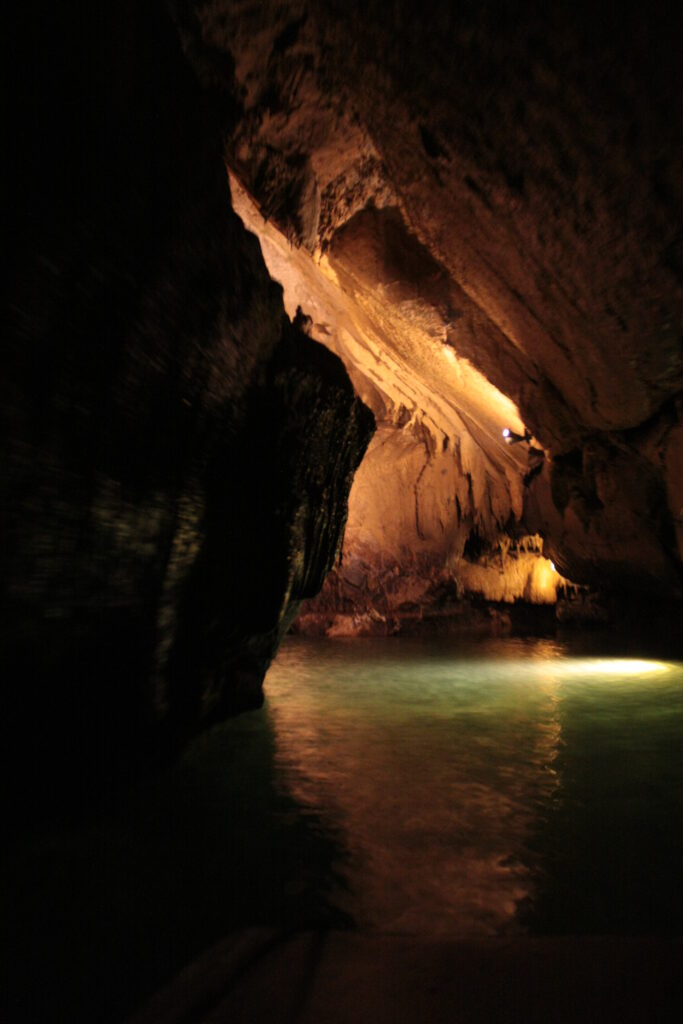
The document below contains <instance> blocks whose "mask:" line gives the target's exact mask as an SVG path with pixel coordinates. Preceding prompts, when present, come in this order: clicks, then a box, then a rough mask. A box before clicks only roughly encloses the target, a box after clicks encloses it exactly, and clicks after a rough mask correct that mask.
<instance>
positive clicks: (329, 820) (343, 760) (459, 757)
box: [265, 638, 683, 936]
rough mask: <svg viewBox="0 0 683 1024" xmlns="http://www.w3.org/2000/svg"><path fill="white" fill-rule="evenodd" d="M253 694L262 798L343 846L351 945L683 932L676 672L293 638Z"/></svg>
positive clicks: (682, 691)
mask: <svg viewBox="0 0 683 1024" xmlns="http://www.w3.org/2000/svg"><path fill="white" fill-rule="evenodd" d="M265 689H266V695H267V704H266V713H267V714H268V716H269V718H270V721H271V723H272V728H273V732H274V741H275V770H276V779H277V780H278V783H279V784H280V785H281V786H282V787H283V789H284V790H285V791H286V792H287V793H288V794H289V795H290V796H291V797H292V798H293V799H294V800H295V801H296V803H298V804H299V805H300V806H301V807H302V809H303V810H304V812H305V811H306V810H308V811H310V813H312V814H315V815H316V818H317V820H318V821H319V822H322V823H323V826H324V827H326V828H328V829H329V831H330V834H334V835H335V836H336V837H337V840H338V842H340V843H341V845H342V848H343V849H344V851H345V856H344V857H343V859H342V861H341V863H340V864H339V869H340V870H341V873H342V876H343V879H344V881H345V883H346V887H345V889H341V890H339V891H336V892H334V893H332V894H331V898H332V900H333V902H334V903H336V904H337V905H338V906H339V907H340V908H342V909H344V910H345V911H346V912H348V913H349V914H350V915H351V917H352V919H353V920H354V922H355V923H356V924H357V925H358V926H359V927H361V928H365V929H371V930H379V931H384V932H398V933H409V934H416V935H461V936H475V935H496V934H498V935H499V934H509V933H518V932H526V931H546V932H554V933H563V932H581V933H588V932H601V933H615V932H618V933H647V932H670V931H676V930H680V928H681V924H682V922H683V915H682V902H681V896H680V884H679V882H680V871H681V868H680V865H681V863H683V813H682V810H683V809H682V796H683V769H682V759H681V750H682V749H683V666H682V665H681V664H680V663H677V662H668V661H659V660H653V659H650V658H632V657H629V658H624V657H621V658H599V657H586V656H583V657H572V656H571V654H570V652H569V650H568V648H567V647H566V646H563V645H561V644H558V643H555V642H553V641H549V640H495V641H489V642H486V643H481V642H479V643H477V644H476V646H472V647H471V648H470V649H469V650H468V649H466V648H465V649H463V645H462V642H461V641H458V642H456V641H454V640H452V639H450V640H449V639H441V640H435V639H433V638H430V639H429V640H413V639H410V640H409V639H400V640H397V639H394V638H391V639H381V640H377V639H357V640H337V641H334V642H330V641H322V642H318V641H311V640H307V639H294V638H291V639H289V640H288V641H287V642H286V643H285V644H284V646H283V648H282V649H281V652H280V654H279V655H278V657H277V659H276V661H275V662H274V664H273V666H272V667H271V669H270V671H269V673H268V676H267V679H266V686H265Z"/></svg>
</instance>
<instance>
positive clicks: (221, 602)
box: [0, 3, 374, 813]
mask: <svg viewBox="0 0 683 1024" xmlns="http://www.w3.org/2000/svg"><path fill="white" fill-rule="evenodd" d="M16 39H17V45H18V46H19V47H20V53H19V54H18V55H17V68H18V78H17V81H16V82H15V85H16V89H17V97H19V96H20V97H21V98H23V99H24V100H25V101H26V103H27V104H28V107H27V109H24V108H23V107H21V106H18V113H19V116H18V125H17V134H16V138H17V139H18V146H17V152H16V157H17V164H18V165H17V166H16V168H15V170H16V174H15V176H14V191H13V193H12V203H11V204H10V210H9V215H10V225H9V226H10V233H9V241H10V245H9V251H10V252H11V255H12V274H11V276H10V278H9V280H6V281H5V284H6V286H7V298H8V303H7V308H8V309H9V313H10V322H9V330H8V332H7V333H6V335H5V346H4V349H3V442H2V448H1V457H2V482H3V500H2V507H1V509H0V512H1V516H2V537H3V545H2V568H1V578H2V586H3V591H4V600H3V616H2V650H3V677H4V686H3V693H4V708H3V723H4V733H3V741H4V744H5V749H6V752H8V754H9V757H10V762H11V763H12V764H13V765H14V767H15V770H16V778H17V785H16V786H13V789H16V790H17V795H18V797H19V799H18V803H19V804H21V801H22V800H24V799H26V798H25V797H24V796H21V795H20V793H21V792H22V791H23V790H24V788H25V786H26V784H27V783H29V784H30V794H31V795H30V798H29V803H28V813H32V811H33V808H32V802H33V801H34V800H36V799H37V798H38V796H39V795H40V797H44V798H45V800H46V802H47V803H48V804H49V803H51V802H52V798H53V796H54V792H53V791H54V790H55V789H64V790H66V789H67V788H69V789H70V790H71V791H72V793H73V796H74V798H75V800H76V801H77V802H78V801H80V800H82V799H83V795H84V791H88V790H89V789H90V788H91V787H92V790H93V795H95V796H96V795H97V794H98V792H99V791H100V786H101V784H102V781H103V780H105V779H113V780H116V779H120V778H121V776H122V775H127V774H131V775H132V774H135V773H136V772H137V771H138V770H139V768H140V765H141V763H142V762H144V761H145V760H150V759H151V760H153V759H154V758H155V757H157V756H158V755H159V754H160V753H162V752H163V750H164V749H168V748H169V747H171V748H173V747H174V746H175V745H176V744H177V743H180V742H182V741H183V740H184V739H186V738H187V736H188V735H190V734H191V732H192V731H194V730H196V729H197V728H199V727H201V726H205V725H206V724H207V723H209V722H211V721H213V720H215V719H216V718H218V717H221V716H225V715H226V714H227V713H229V712H232V711H235V710H238V709H240V708H244V707H250V706H254V705H256V704H258V703H260V701H261V700H262V694H261V682H262V678H263V675H264V672H265V669H266V667H267V665H268V663H269V661H270V659H271V657H272V655H273V653H274V651H275V649H276V647H277V644H278V642H279V639H280V637H281V636H282V634H283V633H284V632H285V631H286V629H287V628H288V626H289V624H290V623H291V621H292V618H293V617H294V615H295V614H296V610H297V608H298V603H299V601H300V600H301V599H302V598H304V597H309V596H311V595H313V594H315V593H316V592H317V590H319V589H320V586H321V585H322V582H323V580H324V578H325V574H326V572H327V571H328V570H329V569H330V568H331V566H332V565H333V563H334V561H335V559H336V557H337V555H338V552H339V548H340V545H341V540H342V535H343V527H344V522H345V518H346V502H347V496H348V491H349V488H350V485H351V480H352V477H353V472H354V470H355V468H356V466H357V465H358V463H359V462H360V459H361V457H362V454H363V452H364V450H365V447H366V445H367V442H368V440H369V438H370V436H371V435H372V431H373V429H374V427H373V423H372V416H371V414H370V413H369V412H368V410H367V409H365V408H364V407H363V406H362V404H361V403H360V402H359V401H358V399H357V398H356V397H355V396H354V393H353V389H352V387H351V385H350V382H349V380H348V377H347V375H346V373H345V371H344V368H343V366H342V364H341V362H340V361H339V360H338V359H337V358H336V357H335V356H333V355H331V354H330V353H329V352H327V351H326V350H325V349H324V348H323V347H322V346H319V345H317V344H316V343H315V342H313V341H311V340H310V339H309V338H308V337H307V336H306V334H305V333H303V332H302V331H301V330H300V329H299V328H298V327H297V326H295V325H293V324H292V323H291V321H290V320H289V319H288V318H287V316H286V314H285V311H284V308H283V304H282V293H281V288H280V287H279V285H277V284H276V283H274V282H273V281H272V280H271V278H270V277H269V275H268V273H267V271H266V268H265V265H264V263H263V259H262V256H261V252H260V249H259V244H258V241H257V239H256V238H254V237H253V236H252V235H250V234H249V233H248V232H246V231H245V229H244V227H243V226H242V224H241V222H240V220H239V219H238V217H237V216H236V215H235V213H234V212H233V211H232V209H231V201H230V189H229V182H228V178H227V174H226V170H225V166H224V163H223V153H222V138H223V135H224V134H225V133H226V132H227V131H229V130H230V127H231V123H232V118H233V117H234V112H233V108H232V100H231V99H230V95H229V91H228V90H227V89H224V90H222V89H221V88H220V87H219V86H215V87H213V88H211V87H207V85H206V83H204V84H202V83H200V81H199V80H198V78H197V75H196V73H195V71H194V70H193V68H192V67H191V64H190V61H189V60H188V59H187V58H186V57H185V55H184V54H183V52H182V48H181V44H180V40H179V33H178V31H177V28H176V26H175V25H174V24H173V23H172V21H171V20H170V19H169V17H168V15H167V13H166V12H165V11H164V10H163V9H162V8H159V10H156V11H155V10H154V9H153V8H152V7H151V6H150V7H149V8H147V7H146V9H145V11H144V12H143V11H141V10H140V9H139V5H136V4H133V3H130V4H122V5H119V6H118V7H117V8H116V9H115V10H114V9H111V10H108V12H107V13H106V14H103V13H102V12H101V11H100V10H99V9H98V10H97V11H95V10H93V11H92V12H90V13H89V14H87V15H84V14H83V13H82V12H81V11H78V12H77V13H73V12H72V11H71V9H70V7H69V5H66V6H64V7H63V8H62V7H59V8H54V9H53V10H52V11H51V14H50V16H46V20H45V21H41V20H40V19H38V20H37V21H36V23H35V24H33V23H31V24H30V25H20V26H18V27H17V31H16Z"/></svg>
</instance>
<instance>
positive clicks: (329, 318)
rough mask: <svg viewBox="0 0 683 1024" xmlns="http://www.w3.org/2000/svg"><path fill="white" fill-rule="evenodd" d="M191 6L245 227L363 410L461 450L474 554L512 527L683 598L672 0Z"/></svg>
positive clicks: (592, 569)
mask: <svg viewBox="0 0 683 1024" xmlns="http://www.w3.org/2000/svg"><path fill="white" fill-rule="evenodd" d="M196 11H197V21H196V23H195V24H196V33H197V35H198V36H200V37H201V39H202V42H203V45H204V46H205V47H207V49H208V50H209V51H210V52H212V53H214V54H216V55H225V54H228V53H229V54H230V55H231V57H232V59H233V61H234V76H235V83H236V86H237V89H238V91H239V95H240V102H241V111H240V115H239V117H238V118H237V120H236V125H235V131H234V133H233V135H232V137H231V138H230V139H229V140H228V145H227V156H228V161H229V163H230V166H231V169H232V170H233V172H234V174H235V175H236V176H237V177H238V178H239V179H240V181H241V183H242V186H243V190H244V192H245V193H246V194H247V195H249V196H251V197H253V198H254V199H255V200H256V203H257V206H258V208H259V210H260V213H261V214H262V222H261V223H260V224H259V223H258V221H257V218H255V217H254V215H253V214H252V213H250V211H249V208H248V204H245V203H244V202H243V201H242V199H240V201H239V202H238V204H237V205H238V209H239V212H240V216H242V217H243V218H246V219H247V220H248V221H249V222H250V223H251V225H252V227H254V229H255V230H258V233H259V235H260V237H261V239H262V244H263V248H264V255H265V257H266V260H267V262H268V265H269V267H270V268H271V272H272V273H273V274H274V276H276V277H277V279H278V280H281V281H282V283H283V286H284V288H285V301H286V303H287V304H288V305H289V306H291V307H292V308H293V309H295V308H296V306H297V305H300V306H301V308H302V310H303V311H304V313H306V314H308V315H309V316H310V317H311V321H312V333H313V334H314V336H315V337H318V338H319V339H320V340H322V341H324V343H325V344H327V345H328V346H329V347H330V348H331V349H332V350H333V351H336V352H338V353H339V354H340V355H341V356H342V358H343V359H344V360H345V363H346V365H347V368H348V369H349V373H350V375H351V377H352V379H353V381H354V385H355V386H356V388H357V390H358V393H359V394H361V395H363V396H364V397H365V398H366V399H367V400H368V401H369V402H370V404H371V405H372V407H373V410H374V411H375V414H376V416H377V417H378V419H379V420H380V421H381V422H382V423H384V424H385V425H394V426H399V427H400V428H401V429H402V430H405V429H406V427H407V426H408V427H409V429H412V430H413V433H414V436H415V445H416V448H419V446H420V445H421V444H422V442H423V439H424V435H425V432H426V433H428V434H429V435H430V437H431V444H432V447H433V449H434V451H442V450H445V449H446V447H447V448H448V450H450V451H451V452H452V453H454V454H455V455H456V458H457V460H459V463H460V468H461V469H462V470H463V472H464V475H465V477H466V476H467V474H468V473H469V475H470V478H471V480H472V484H473V487H476V489H477V494H476V497H475V501H474V513H473V516H472V519H471V522H470V526H471V527H474V526H475V525H477V528H478V529H480V530H481V532H482V533H483V534H484V535H486V536H487V537H488V538H489V539H494V536H495V534H496V532H499V531H500V529H501V526H502V525H503V524H504V523H505V522H506V521H508V520H509V518H510V516H512V517H513V519H514V520H515V524H516V526H519V527H521V529H522V532H531V533H533V532H536V531H541V532H542V533H543V535H544V537H545V538H546V541H547V544H548V552H549V553H550V554H552V556H553V558H554V559H555V561H556V562H557V564H558V566H562V571H563V572H566V573H567V574H570V575H571V576H572V577H573V578H575V579H577V580H584V581H586V582H595V581H596V580H597V581H599V582H600V583H611V585H612V586H614V587H616V588H627V589H629V590H631V591H641V592H648V591H651V590H652V588H653V586H654V587H656V588H658V591H659V593H660V594H662V595H668V596H673V597H675V596H679V597H680V594H681V578H682V577H681V548H680V523H681V514H682V513H681V506H680V495H679V493H678V492H679V485H678V481H679V480H680V478H681V475H682V474H683V466H682V465H681V461H680V445H679V443H678V440H677V439H678V437H679V434H680V427H681V406H680V401H681V398H680V396H681V386H682V383H683V346H682V345H681V314H682V312H683V293H682V290H681V277H680V267H681V260H680V221H681V205H682V204H681V177H680V173H679V171H678V162H679V161H678V149H679V142H678V140H679V138H680V127H681V94H680V88H679V75H678V51H679V49H680V47H679V45H678V44H679V43H680V32H679V31H678V25H677V20H676V19H675V18H674V16H673V9H672V8H671V7H670V5H668V4H667V3H664V2H657V0H656V2H655V3H653V4H649V5H647V6H643V5H640V6H638V7H634V8H629V9H621V8H619V9H617V8H613V7H608V6H604V5H603V6H602V7H598V8H596V7H595V6H594V7H592V8H589V7H582V6H579V7H577V6H576V5H574V4H565V3H559V4H552V5H548V4H546V3H541V2H540V0H538V2H536V0H526V2H524V3H521V4H519V3H514V4H512V3H507V2H500V3H498V2H496V3H490V4H458V5H453V4H452V3H450V2H446V0H427V2H426V3H425V4H420V5H415V4H412V3H408V2H398V3H395V4H392V5H391V6H390V8H389V9H387V5H386V4H385V3H380V2H379V0H369V2H365V0H364V2H363V3H356V2H350V3H344V4H338V3H328V2H327V0H325V2H323V0H291V2H289V3H280V2H278V3H274V2H273V3H269V2H265V3H261V4H258V5H251V4H244V3H238V2H236V0H210V2H204V3H200V4H197V5H196ZM278 231H279V238H280V241H278V238H277V233H278ZM288 253H289V255H288ZM506 402H507V404H505V403H506ZM504 426H508V427H509V428H510V429H511V430H512V431H513V432H516V433H519V434H521V435H522V436H525V432H526V431H527V430H528V431H529V433H530V434H531V435H533V436H532V439H531V446H532V447H533V448H534V449H536V450H537V451H538V452H539V453H542V454H543V455H544V456H545V467H546V468H545V470H544V471H543V472H542V473H540V474H539V473H538V470H539V465H538V463H537V462H536V463H535V464H534V465H530V464H529V462H528V460H527V453H528V449H529V446H528V445H525V444H520V445H519V446H517V447H516V448H514V449H512V448H506V446H505V445H504V443H503V441H502V438H501V429H502V427H504ZM396 444H397V445H398V446H399V447H401V446H402V445H403V444H404V442H403V441H402V442H399V441H397V442H396ZM415 460H416V462H417V461H419V460H418V456H417V454H416V455H415ZM532 470H533V473H532V472H531V471H532ZM579 477H580V478H581V482H579ZM640 480H642V481H644V482H645V487H644V493H643V491H642V490H641V488H640V487H639V485H638V483H637V481H640ZM415 482H416V480H415V479H413V480H412V484H413V485H414V484H415ZM531 483H533V488H532V487H530V486H529V485H530V484H531ZM407 490H408V491H410V490H411V487H408V488H407ZM568 490H569V491H570V492H571V496H570V498H569V499H567V496H566V492H567V491H568ZM452 496H453V493H452ZM499 513H500V514H499ZM527 520H528V521H527ZM457 533H458V531H457V530H456V534H455V536H454V537H451V538H450V543H456V540H457ZM420 544H421V539H420V537H419V534H417V533H415V531H413V533H412V535H411V536H410V538H408V537H406V538H404V541H403V546H404V547H412V546H417V547H418V548H419V547H420Z"/></svg>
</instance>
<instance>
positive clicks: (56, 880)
mask: <svg viewBox="0 0 683 1024" xmlns="http://www.w3.org/2000/svg"><path fill="white" fill-rule="evenodd" d="M273 758H274V740H273V732H272V727H271V722H270V719H269V716H268V711H267V708H264V709H261V710H259V711H254V712H250V713H249V714H245V715H242V716H240V717H239V718H237V719H234V720H232V721H230V722H228V723H226V724H225V725H222V726H219V727H216V728H214V729H213V730H211V731H210V732H209V733H207V734H205V735H204V736H201V737H200V738H198V739H197V740H196V741H195V742H194V743H193V744H192V745H191V746H190V747H189V748H188V750H187V752H186V754H185V756H184V757H183V758H182V760H181V762H180V763H179V764H178V765H177V766H176V767H175V768H174V769H173V770H172V771H169V772H167V773H166V774H164V775H163V776H160V777H159V778H157V779H155V780H152V781H148V782H147V783H145V784H144V785H143V786H141V787H140V788H138V789H137V790H136V791H135V793H133V794H132V795H131V796H130V797H129V798H128V800H127V801H126V803H125V804H123V803H122V804H121V805H120V806H119V807H118V808H116V809H115V810H113V811H111V812H107V813H106V815H103V816H102V818H101V819H100V820H98V821H96V822H90V823H89V824H87V825H82V826H80V827H76V828H69V829H68V830H62V831H59V830H52V831H50V832H49V833H46V834H43V835H41V836H40V837H34V838H32V839H30V840H28V839H24V840H23V841H19V842H17V843H15V844H14V845H13V847H12V849H11V850H10V851H9V854H8V856H7V857H5V858H4V864H3V869H2V870H3V877H4V881H5V886H4V888H5V890H6V894H5V897H4V902H5V904H6V905H5V907H4V910H3V918H4V921H5V928H6V934H7V938H8V942H7V944H6V948H7V949H8V954H7V956H6V963H5V973H6V977H5V999H6V1000H7V1002H6V1007H7V1009H6V1011H5V1013H4V1014H3V1019H7V1020H11V1021H30V1022H31V1024H35V1022H38V1021H43V1020H45V1021H47V1020H49V1021H65V1022H66V1021H69V1022H74V1024H75V1022H79V1021H88V1022H94V1021H117V1020H121V1019H122V1017H123V1016H124V1015H125V1014H126V1013H127V1012H128V1011H130V1010H131V1009H132V1008H133V1007H134V1006H135V1005H136V1004H138V1003H139V1002H140V1001H141V1000H142V999H143V998H144V997H145V996H146V995H147V994H148V993H150V992H151V991H153V990H155V989H157V988H158V987H159V986H160V984H161V983H162V982H163V981H164V980H165V979H166V978H168V977H170V976H171V975H172V974H174V973H175V972H176V971H177V970H179V969H180V967H181V966H182V965H184V964H185V963H187V962H188V961H189V960H190V959H192V958H193V957H194V956H196V955H197V954H198V953H199V952H200V951H201V950H203V949H205V948H206V947H207V946H209V945H210V944H211V943H213V942H214V941H216V940H217V939H218V938H219V937H222V936H224V935H225V934H226V933H228V932H230V931H231V930H233V929H238V928H244V927H249V926H267V927H273V928H276V929H282V930H284V931H288V930H290V929H298V928H318V927H337V928H339V927H345V926H346V925H347V924H348V919H347V918H345V916H344V915H343V914H342V913H341V912H340V911H338V910H334V909H332V908H331V905H330V902H329V900H328V894H329V893H331V892H332V890H333V889H334V888H335V887H336V886H338V885H339V884H340V883H339V880H338V878H337V871H336V866H335V865H337V864H338V863H339V862H340V860H341V859H343V856H344V854H343V850H342V849H341V847H340V846H339V844H338V842H337V841H336V839H335V837H334V836H333V835H332V834H331V833H330V832H329V831H325V830H323V829H322V828H321V826H320V822H319V820H317V818H316V816H315V815H314V814H311V813H303V814H302V812H301V808H299V807H298V806H297V804H296V803H295V801H294V800H293V799H292V798H291V797H290V796H288V795H286V794H285V793H284V792H283V791H281V790H279V789H278V787H277V785H276V781H275V771H274V761H273Z"/></svg>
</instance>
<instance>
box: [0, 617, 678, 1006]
mask: <svg viewBox="0 0 683 1024" xmlns="http://www.w3.org/2000/svg"><path fill="white" fill-rule="evenodd" d="M603 650H604V648H603ZM265 694H266V700H265V703H264V706H263V707H262V708H261V709H260V710H258V711H253V712H249V713H247V714H244V715H241V716H238V717H237V718H235V719H233V720H230V721H228V722H226V723H225V724H223V725H221V726H217V727H216V728H214V729H212V730H210V731H209V732H208V733H206V734H204V735H202V736H200V737H198V738H197V739H196V740H195V741H194V742H193V743H192V744H191V745H190V747H189V748H188V749H187V751H186V753H185V754H184V756H183V757H182V759H181V761H180V762H179V763H178V764H177V765H176V766H175V767H174V768H173V769H171V770H169V771H167V772H166V773H164V774H163V775H162V776H160V777H157V778H155V779H152V780H148V781H146V782H145V783H144V784H142V785H141V786H139V787H138V788H137V789H136V790H135V791H134V792H133V793H132V794H128V795H127V796H126V797H125V798H121V799H120V800H119V801H118V802H117V804H116V805H115V806H113V807H108V808H107V809H106V810H104V809H103V810H102V813H101V815H100V816H99V817H98V818H97V820H95V821H91V822H89V823H88V824H87V825H83V824H80V825H71V826H63V827H60V828H52V829H51V830H50V831H49V832H47V833H45V832H36V834H35V835H32V836H29V837H24V838H23V839H22V840H21V841H18V842H17V843H15V844H14V845H13V846H12V847H11V848H10V851H9V853H8V855H7V856H6V857H5V860H4V862H3V875H4V878H5V887H6V897H5V898H6V903H7V906H6V907H5V908H4V911H3V912H4V918H5V920H6V922H7V927H8V931H9V935H10V945H9V948H10V954H9V957H8V970H7V974H8V979H9V980H8V991H9V998H10V1005H11V1007H12V1010H13V1012H12V1013H11V1014H10V1017H9V1019H12V1020H31V1021H37V1020H43V1019H52V1020H67V1019H68V1020H70V1021H80V1020H84V1021H85V1020H95V1019H97V1020H111V1021H115V1020H121V1019H123V1017H124V1016H125V1014H126V1013H128V1012H130V1010H131V1009H132V1008H133V1007H134V1006H136V1005H137V1004H138V1003H139V1002H140V1001H141V1000H142V999H144V997H145V996H147V995H149V994H150V993H151V992H153V991H154V990H155V989H157V988H158V987H159V986H160V985H162V984H163V983H164V982H165V981H166V980H168V979H169V978H170V977H172V975H173V974H174V973H175V972H177V971H178V970H180V969H181V968H182V967H183V965H184V964H186V963H188V962H189V961H190V960H192V959H193V958H194V957H196V956H198V955H199V954H201V953H202V951H203V950H206V949H207V948H208V947H209V946H211V944H212V943H215V942H217V941H219V940H221V939H222V938H223V937H224V936H225V935H227V934H229V933H231V932H235V931H239V930H241V929H245V928H253V927H259V928H261V927H265V928H276V929H280V930H284V931H285V932H287V933H289V932H290V931H291V930H295V931H296V930H298V929H312V928H313V929H318V928H334V929H352V930H358V931H360V932H362V933H363V934H366V935H371V934H377V933H380V934H388V935H399V936H409V937H410V936H412V937H415V938H416V939H419V940H430V941H431V940H434V939H436V940H439V939H442V938H444V939H451V938H477V937H486V936H518V935H532V936H533V935H553V936H555V935H586V936H587V935H603V936H604V935H620V936H621V935H640V936H648V935H661V936H666V935H680V934H681V933H682V932H683V893H682V891H681V887H680V865H681V862H682V861H683V809H682V806H681V801H682V798H683V763H682V755H681V751H682V750H683V663H681V661H677V660H668V659H667V658H665V657H661V656H660V657H654V658H653V657H651V656H649V655H646V654H644V653H643V652H642V651H640V652H635V653H633V652H629V654H628V656H626V655H624V653H623V651H621V652H615V656H614V657H612V658H608V657H605V656H604V654H602V655H599V654H596V653H595V651H591V650H590V649H587V648H585V647H583V648H581V649H579V648H578V647H577V645H576V644H575V643H574V644H568V643H560V642H557V641H555V640H550V639H494V640H488V641H478V642H476V643H467V644H463V642H462V641H461V640H455V639H448V638H446V639H434V638H429V639H395V638H394V639H345V640H337V641H314V640H310V639H299V638H293V637H290V638H288V639H287V640H286V641H285V643H284V644H283V646H282V648H281V650H280V653H279V654H278V657H277V659H276V660H275V662H274V663H273V665H272V666H271V668H270V671H269V673H268V675H267V677H266V681H265ZM36 979H39V982H37V981H36Z"/></svg>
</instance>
